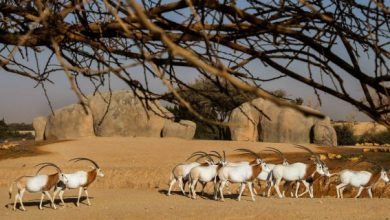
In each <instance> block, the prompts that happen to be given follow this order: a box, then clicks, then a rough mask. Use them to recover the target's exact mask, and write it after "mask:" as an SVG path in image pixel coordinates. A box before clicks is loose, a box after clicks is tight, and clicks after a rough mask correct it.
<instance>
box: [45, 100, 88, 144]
mask: <svg viewBox="0 0 390 220" xmlns="http://www.w3.org/2000/svg"><path fill="white" fill-rule="evenodd" d="M87 111H88V114H87V113H86V112H85V110H84V108H83V107H82V106H81V105H80V104H73V105H69V106H66V107H64V108H61V109H57V110H55V111H54V115H50V116H49V117H48V120H47V124H46V128H45V139H48V140H65V139H75V138H80V137H88V136H94V135H95V134H94V132H93V117H92V114H91V111H90V110H89V109H88V108H87Z"/></svg>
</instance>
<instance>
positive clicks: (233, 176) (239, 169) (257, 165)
mask: <svg viewBox="0 0 390 220" xmlns="http://www.w3.org/2000/svg"><path fill="white" fill-rule="evenodd" d="M237 150H238V151H243V152H246V153H250V154H251V155H253V156H254V157H255V160H254V161H252V162H250V163H247V164H246V163H242V164H234V165H229V164H228V165H226V166H224V167H221V168H220V169H219V170H218V184H217V186H218V191H219V193H220V196H221V201H224V196H223V189H224V187H225V185H226V184H227V183H228V182H231V183H240V184H241V186H240V191H239V195H238V198H237V199H238V200H240V199H241V195H242V192H243V191H244V189H245V184H247V185H248V188H249V191H250V193H251V196H252V200H253V201H255V196H254V194H253V188H252V184H253V181H254V180H255V179H256V178H257V176H258V175H259V174H260V173H261V171H262V170H267V171H268V172H269V171H270V170H269V167H268V166H267V164H266V163H265V162H264V160H263V159H261V157H260V155H259V154H257V153H255V152H253V151H251V150H249V149H242V148H241V149H237ZM214 198H215V199H217V194H215V197H214Z"/></svg>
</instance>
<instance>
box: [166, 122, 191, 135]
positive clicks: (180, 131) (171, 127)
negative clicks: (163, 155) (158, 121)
mask: <svg viewBox="0 0 390 220" xmlns="http://www.w3.org/2000/svg"><path fill="white" fill-rule="evenodd" d="M195 130H196V124H195V123H194V122H192V121H188V120H181V121H179V122H173V121H170V120H166V121H165V125H164V128H163V130H162V136H163V137H178V138H183V139H192V138H193V137H194V135H195Z"/></svg>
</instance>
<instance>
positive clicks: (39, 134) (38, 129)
mask: <svg viewBox="0 0 390 220" xmlns="http://www.w3.org/2000/svg"><path fill="white" fill-rule="evenodd" d="M46 123H47V117H44V116H41V117H36V118H34V120H33V127H34V130H35V140H36V141H43V140H44V139H45V127H46Z"/></svg>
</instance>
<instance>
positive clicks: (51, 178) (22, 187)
mask: <svg viewBox="0 0 390 220" xmlns="http://www.w3.org/2000/svg"><path fill="white" fill-rule="evenodd" d="M42 165H43V166H42ZM36 166H42V167H41V168H40V169H39V170H41V169H43V168H44V167H47V166H52V167H54V168H56V170H57V173H54V174H51V175H44V174H42V175H35V176H21V177H19V178H17V179H16V180H15V181H14V182H13V183H12V184H11V186H10V188H9V198H11V197H12V188H13V185H16V188H17V190H18V192H17V193H16V195H15V202H14V207H13V210H15V209H16V204H17V200H18V199H19V202H20V206H21V209H22V210H23V211H25V210H26V209H25V208H24V205H23V195H24V193H25V192H26V191H27V192H30V193H38V192H40V193H42V195H41V200H40V203H39V209H42V201H43V199H44V197H45V196H47V197H48V198H49V199H50V202H51V206H52V208H53V209H56V206H55V204H54V198H52V197H51V196H50V194H49V191H50V190H51V189H53V188H54V187H55V186H56V184H58V183H59V182H60V181H61V182H63V183H65V184H66V183H67V182H68V179H67V177H66V176H65V175H64V174H63V173H62V170H61V169H60V168H59V167H58V166H57V165H55V164H53V163H40V164H37V165H36ZM39 170H38V172H39Z"/></svg>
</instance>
